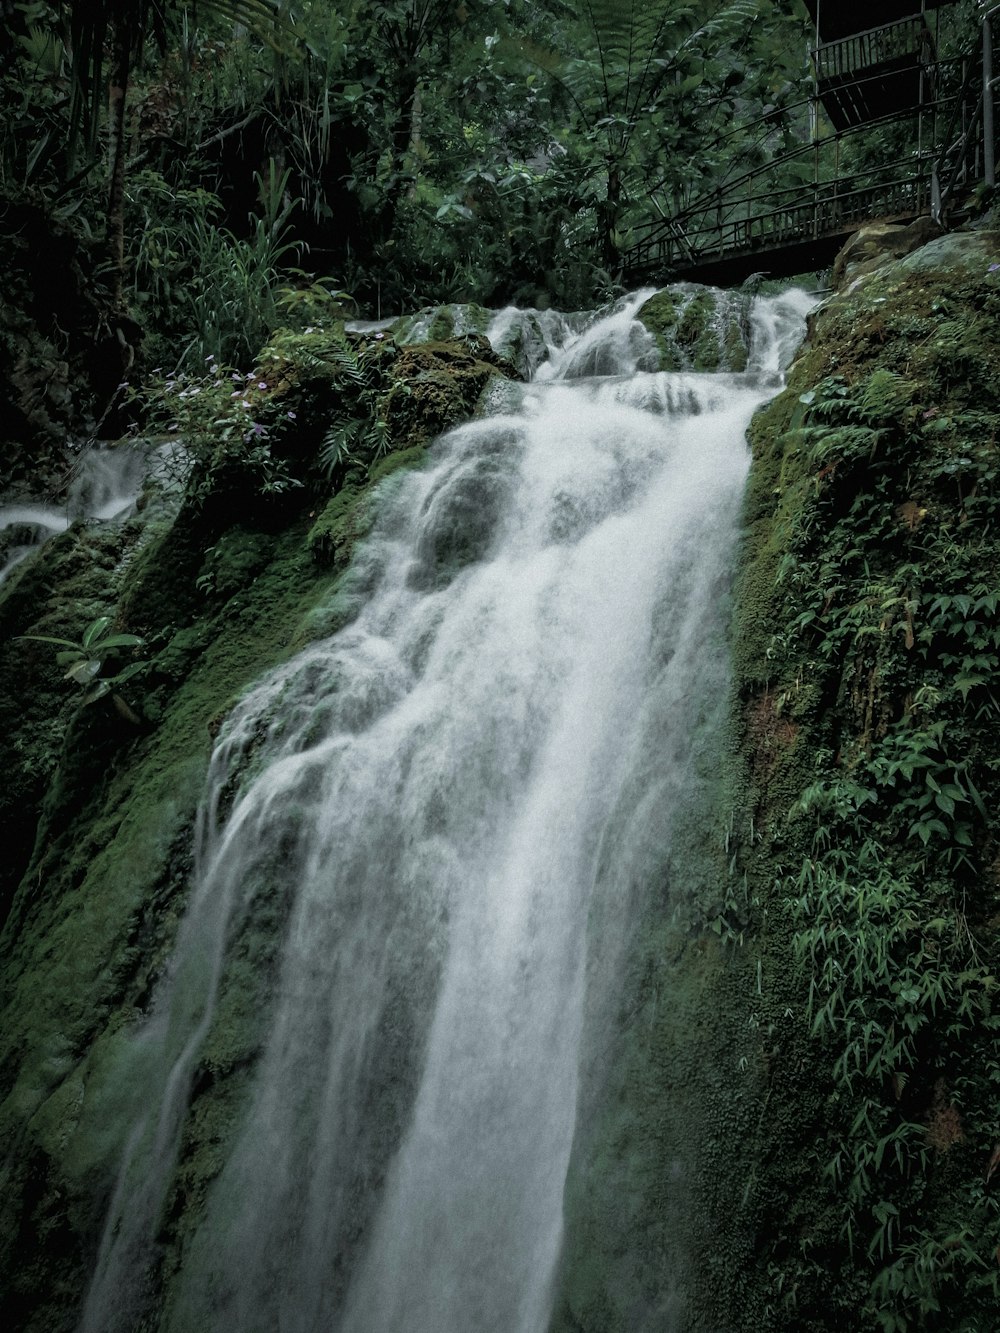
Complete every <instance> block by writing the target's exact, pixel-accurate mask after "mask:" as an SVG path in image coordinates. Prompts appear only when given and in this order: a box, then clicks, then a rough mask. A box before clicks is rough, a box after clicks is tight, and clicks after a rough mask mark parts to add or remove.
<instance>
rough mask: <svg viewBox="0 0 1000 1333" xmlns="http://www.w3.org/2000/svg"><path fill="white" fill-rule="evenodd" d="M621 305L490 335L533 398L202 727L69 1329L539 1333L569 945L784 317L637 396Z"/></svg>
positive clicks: (566, 1029) (654, 814) (506, 414)
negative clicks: (748, 345)
mask: <svg viewBox="0 0 1000 1333" xmlns="http://www.w3.org/2000/svg"><path fill="white" fill-rule="evenodd" d="M649 295H650V293H648V292H643V293H638V294H636V295H633V296H630V297H628V298H626V299H624V300H622V301H620V302H618V303H617V304H616V305H615V306H614V307H612V308H611V309H610V310H609V311H606V312H603V313H602V314H601V315H600V316H599V317H588V318H587V319H581V320H579V321H578V320H577V319H576V318H575V317H574V318H572V319H566V318H564V317H562V316H556V315H551V316H550V315H549V314H548V312H546V313H545V315H544V317H543V316H542V315H540V314H539V313H538V312H511V311H502V312H500V313H499V314H497V315H495V316H494V317H493V321H492V323H491V324H490V325H489V334H490V337H491V339H492V340H493V342H494V346H504V345H507V340H508V339H514V338H515V337H520V338H521V342H522V346H523V341H524V332H523V331H524V330H527V329H530V330H531V332H532V336H536V335H538V334H539V333H541V334H542V335H544V340H545V345H544V352H545V355H544V357H543V358H542V357H540V358H539V360H538V362H537V366H538V369H537V372H536V374H535V376H534V379H533V381H532V382H531V383H529V384H527V385H525V386H523V387H522V388H521V389H520V390H519V391H518V396H517V397H516V401H514V402H509V401H508V402H507V403H506V405H505V406H504V407H503V409H502V410H501V411H500V412H499V414H497V415H494V416H492V417H489V418H486V419H484V420H480V421H475V422H472V423H470V424H468V425H464V426H461V427H459V428H458V429H456V430H453V431H451V432H449V433H448V434H447V435H446V436H444V437H443V438H442V439H441V440H439V441H438V442H437V444H436V445H435V446H434V448H433V449H432V451H431V453H430V456H429V458H428V461H427V464H426V466H425V467H423V468H421V469H417V470H415V471H411V472H409V473H405V474H398V475H396V476H394V477H393V478H391V479H390V480H389V482H388V483H387V484H386V485H385V486H384V488H383V489H382V491H381V493H380V496H379V500H378V513H379V517H378V520H377V522H376V525H375V528H374V531H373V533H372V535H371V537H370V538H369V540H368V541H367V543H366V545H365V546H364V547H363V548H362V549H361V550H360V551H359V553H358V555H357V557H356V560H355V564H354V566H353V570H352V572H351V573H350V575H349V586H348V589H347V592H348V593H349V594H351V595H359V594H360V593H361V592H364V594H365V597H364V600H363V602H362V603H361V606H360V610H359V612H358V614H357V616H356V618H355V619H354V620H353V622H352V623H351V624H350V625H348V626H347V627H346V628H344V629H343V630H341V631H340V632H339V633H337V634H335V635H333V636H331V637H330V638H328V639H325V640H321V641H319V642H316V643H314V644H313V645H311V646H310V647H309V648H307V649H306V650H304V651H303V652H301V653H300V654H299V655H298V656H296V657H295V658H293V659H292V660H291V661H290V662H288V663H287V664H285V665H284V666H282V667H280V668H278V669H277V670H275V671H274V672H273V673H271V674H270V675H269V676H267V677H266V678H265V679H263V680H262V681H260V682H259V683H258V684H257V685H256V686H255V688H254V689H252V690H251V691H250V692H249V693H248V695H247V696H246V697H245V698H244V699H243V700H242V702H241V703H240V704H239V705H238V706H237V707H236V708H235V710H234V711H233V713H232V714H231V716H230V717H229V718H228V720H227V721H226V723H225V724H224V726H223V728H222V730H221V732H220V735H219V737H218V740H217V743H216V749H215V753H214V756H213V759H212V764H211V770H210V774H209V779H208V784H207V788H206V791H205V794H204V798H203V801H202V806H201V813H200V816H199V824H198V832H197V847H196V856H195V872H194V878H193V882H192V890H191V896H190V900H189V905H188V908H187V912H186V916H185V918H184V920H183V922H182V924H181V926H180V930H179V933H178V938H177V943H176V947H175V950H174V954H173V958H172V961H171V963H170V967H169V970H168V973H167V975H166V976H165V978H164V980H163V982H162V985H161V986H160V989H159V992H158V994H157V996H156V999H155V1003H154V1005H153V1008H152V1012H151V1014H150V1017H149V1019H148V1020H147V1022H146V1023H145V1024H144V1025H143V1026H142V1027H141V1028H140V1029H139V1030H138V1031H137V1033H136V1036H135V1039H134V1049H133V1053H132V1057H131V1063H129V1062H125V1063H126V1064H127V1066H128V1068H127V1078H128V1079H129V1080H130V1081H131V1082H132V1083H133V1084H135V1085H136V1086H139V1087H141V1088H142V1107H141V1110H140V1111H139V1113H138V1114H137V1118H136V1120H135V1123H134V1125H133V1126H132V1129H131V1132H130V1134H129V1136H128V1141H127V1143H126V1144H125V1148H124V1152H123V1155H122V1160H121V1165H120V1171H119V1176H118V1181H117V1185H116V1187H115V1190H114V1192H113V1196H112V1198H111V1203H110V1206H109V1210H108V1215H107V1220H106V1224H105V1230H104V1236H103V1241H102V1244H101V1249H100V1254H99V1256H98V1261H97V1265H96V1270H95V1273H94V1276H93V1281H92V1284H91V1286H90V1290H89V1292H88V1294H87V1297H86V1303H85V1308H84V1311H83V1315H82V1319H81V1323H80V1330H81V1333H132V1331H133V1330H135V1329H137V1328H143V1329H149V1330H153V1329H155V1330H158V1333H190V1330H193V1329H198V1330H199V1331H200V1333H233V1331H234V1330H239V1333H274V1330H276V1329H280V1330H283V1333H544V1330H545V1329H546V1327H547V1325H548V1321H549V1318H550V1313H551V1308H550V1307H551V1303H552V1297H553V1285H554V1281H555V1274H556V1271H557V1265H558V1261H559V1255H560V1248H561V1244H562V1233H563V1186H564V1181H565V1178H566V1172H567V1166H568V1163H569V1159H570V1151H571V1147H572V1144H573V1139H574V1133H575V1130H576V1120H577V1108H578V1101H579V1093H580V1085H581V1078H582V1077H583V1074H582V1061H583V1060H584V1058H585V1057H584V1046H585V1043H584V1030H585V1026H586V1023H587V1022H588V1021H589V1018H588V1016H589V1015H593V1014H594V1013H600V1012H601V1011H602V1009H605V1010H607V1009H609V1007H610V1006H613V1004H614V976H613V969H611V968H607V969H604V970H603V971H602V970H601V969H588V967H587V965H586V960H587V956H588V949H589V948H590V946H591V944H592V939H591V931H592V930H593V929H594V922H596V921H599V922H601V923H602V925H601V929H602V932H603V933H602V946H604V947H605V948H606V949H607V950H610V951H611V953H612V954H613V952H614V947H615V941H616V939H617V940H618V942H619V944H620V945H621V947H624V946H625V941H626V939H627V936H628V930H629V911H630V903H631V895H632V894H633V893H634V886H635V885H636V884H639V883H641V882H642V881H643V879H644V878H645V879H648V878H649V877H650V875H654V876H655V873H656V867H658V866H660V865H662V863H663V859H664V857H665V855H666V854H667V850H668V849H669V845H670V838H671V827H672V820H673V816H674V811H675V810H676V809H677V807H678V804H679V803H680V801H681V800H682V798H683V796H684V794H685V793H686V791H687V788H688V785H689V783H690V781H691V774H692V771H693V765H694V763H695V759H694V752H695V749H696V743H695V738H694V735H693V726H694V723H693V720H692V719H693V716H694V714H696V713H697V711H698V710H697V709H695V708H693V707H692V691H694V692H695V693H697V691H698V690H699V689H702V688H706V689H709V690H711V691H712V692H713V695H714V696H717V697H719V698H722V697H724V692H725V679H726V678H725V673H726V666H725V654H724V652H720V651H719V650H718V645H719V644H720V643H724V641H725V623H726V600H725V588H726V583H727V579H728V574H729V570H730V569H731V566H732V560H733V550H734V543H735V539H736V532H737V526H738V515H739V509H740V503H741V496H742V491H743V485H744V480H745V477H746V473H747V469H748V466H749V458H748V450H747V446H746V442H745V432H746V428H747V425H748V423H749V421H750V417H751V415H752V413H753V411H754V410H755V409H756V407H757V406H759V405H760V404H761V403H762V402H763V401H765V399H766V398H767V397H768V396H769V395H770V394H771V393H772V392H773V389H774V376H775V375H780V368H781V366H782V365H783V364H785V363H786V362H787V360H788V358H789V356H790V354H791V350H792V349H793V347H794V344H795V341H796V339H797V337H799V336H801V332H802V328H803V316H804V312H805V308H806V305H807V301H808V298H804V297H802V296H801V294H797V293H790V294H788V295H786V296H782V297H776V298H771V299H769V300H765V301H758V302H757V303H756V305H755V307H754V309H753V312H752V317H751V323H752V327H753V332H754V341H753V347H752V350H751V356H750V368H749V370H748V371H746V372H745V373H720V374H715V375H709V374H697V373H693V372H690V371H687V372H673V373H669V372H662V371H658V370H655V369H654V368H653V367H655V365H656V364H658V362H657V360H656V356H655V348H654V347H653V344H652V340H651V338H650V336H649V335H648V334H647V333H646V331H645V329H644V328H643V327H642V325H640V324H638V323H637V322H636V320H635V313H636V311H637V310H638V309H639V307H640V306H641V305H642V304H643V302H644V301H645V300H646V299H647V297H648V296H649ZM342 593H343V590H342ZM702 741H703V738H702ZM701 743H702V742H699V744H701ZM210 1052H211V1053H212V1054H211V1057H210V1056H209V1053H210ZM220 1052H222V1053H225V1058H223V1055H222V1054H220ZM227 1061H228V1064H227ZM219 1068H230V1069H231V1070H234V1071H235V1072H232V1073H230V1074H227V1075H226V1076H225V1077H224V1078H223V1079H222V1080H221V1081H222V1084H223V1086H221V1087H220V1086H219V1082H218V1080H214V1079H213V1077H212V1076H211V1073H210V1070H211V1069H219ZM213 1099H214V1100H213ZM210 1108H211V1109H210ZM220 1108H224V1111H223V1110H222V1109H220ZM211 1116H214V1117H215V1120H214V1121H213V1120H211ZM209 1122H210V1123H214V1124H220V1125H224V1126H225V1129H224V1132H220V1133H219V1134H217V1135H216V1137H215V1138H214V1139H213V1140H212V1141H211V1143H210V1145H209V1146H208V1147H206V1146H205V1143H204V1134H203V1130H202V1129H201V1128H199V1127H200V1126H203V1125H204V1124H205V1123H209ZM199 1144H201V1145H202V1146H201V1147H199V1146H198V1145H199ZM197 1152H210V1162H211V1165H210V1166H206V1164H205V1160H204V1159H199V1162H200V1165H199V1170H200V1171H201V1173H202V1174H201V1177H200V1178H201V1179H203V1180H206V1181H207V1187H206V1189H205V1190H204V1197H201V1193H202V1192H201V1191H199V1195H198V1199H197V1202H196V1203H195V1202H193V1201H187V1205H186V1206H187V1212H186V1213H185V1214H184V1218H185V1220H184V1224H183V1232H182V1234H181V1235H180V1238H178V1233H177V1231H176V1230H174V1229H173V1228H174V1227H175V1220H176V1217H177V1215H178V1210H180V1209H181V1207H182V1204H183V1203H184V1189H185V1186H184V1184H183V1183H182V1182H183V1181H184V1180H185V1179H190V1178H191V1177H190V1174H188V1173H189V1170H190V1168H191V1165H192V1161H193V1158H192V1156H191V1155H192V1154H195V1153H197ZM171 1219H174V1221H171ZM165 1245H168V1246H172V1247H173V1248H172V1249H171V1250H170V1255H169V1261H168V1262H166V1263H165V1262H164V1260H165V1249H164V1246H165ZM164 1283H167V1284H168V1289H167V1291H166V1292H164V1290H163V1284H164Z"/></svg>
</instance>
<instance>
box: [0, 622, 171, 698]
mask: <svg viewBox="0 0 1000 1333" xmlns="http://www.w3.org/2000/svg"><path fill="white" fill-rule="evenodd" d="M111 620H112V618H111V616H98V618H97V619H96V620H93V621H91V623H90V624H89V625H88V626H87V628H86V629H85V630H84V632H83V634H82V636H81V637H80V640H79V641H78V642H75V641H74V640H73V639H62V638H56V637H53V636H51V635H47V634H21V635H19V636H18V637H19V638H22V639H30V640H32V641H33V642H35V643H50V644H54V645H55V646H56V647H57V648H58V649H59V650H60V651H59V652H57V653H56V655H55V660H56V662H57V664H58V665H59V666H64V667H65V668H66V672H65V675H64V677H63V678H64V679H65V680H72V681H75V682H76V684H77V685H79V686H81V688H82V689H83V690H84V695H83V699H82V702H83V703H85V704H89V703H94V702H96V700H98V699H103V698H104V697H105V696H106V695H111V698H112V700H113V702H114V703H115V706H116V707H117V708H118V710H119V711H120V712H121V713H122V714H123V715H124V716H125V717H127V718H128V719H129V721H131V722H137V721H138V718H137V717H136V715H135V713H134V712H133V711H132V710H131V709H130V708H129V706H128V705H127V704H126V703H125V701H124V700H123V699H122V698H121V696H120V695H119V694H118V689H119V687H120V686H121V685H124V683H125V682H126V681H127V680H130V679H131V678H132V677H133V676H134V675H135V674H136V672H138V671H142V670H143V668H144V667H145V666H146V665H147V663H145V662H130V663H128V665H127V666H124V667H122V668H121V669H120V670H118V671H116V672H115V674H114V675H113V676H101V672H102V670H103V669H104V665H105V662H106V660H107V658H109V657H111V656H113V655H115V654H116V653H118V652H119V651H120V650H121V649H122V648H138V647H140V646H141V645H142V639H141V638H140V637H139V635H137V634H109V633H108V628H109V627H110V625H111Z"/></svg>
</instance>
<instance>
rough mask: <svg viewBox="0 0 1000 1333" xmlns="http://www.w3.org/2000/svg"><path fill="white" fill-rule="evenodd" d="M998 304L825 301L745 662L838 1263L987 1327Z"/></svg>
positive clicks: (889, 292) (942, 295) (953, 295)
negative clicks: (817, 1098)
mask: <svg viewBox="0 0 1000 1333" xmlns="http://www.w3.org/2000/svg"><path fill="white" fill-rule="evenodd" d="M983 267H984V269H985V268H986V264H985V261H984V264H983ZM997 299H998V293H997V292H996V291H995V289H994V288H993V286H992V285H991V284H990V283H989V282H988V281H987V280H984V276H980V275H978V274H971V275H964V274H962V273H952V274H950V275H949V278H948V280H947V281H944V280H942V279H941V277H940V276H939V275H935V278H934V280H933V281H931V282H929V283H928V284H927V285H926V286H921V288H920V289H919V290H918V291H912V290H910V289H909V288H908V286H907V274H906V271H905V267H901V269H900V270H899V271H898V272H897V273H895V274H888V275H887V276H886V277H885V278H884V279H882V280H881V281H879V280H872V281H870V282H869V284H868V286H867V287H866V289H865V290H864V292H863V293H862V294H860V295H859V296H858V297H857V298H855V300H854V301H851V300H850V299H842V300H838V301H835V302H833V303H832V304H831V306H830V308H829V309H828V311H827V312H825V313H824V314H823V315H821V317H820V321H819V325H818V330H819V331H818V333H817V335H816V337H817V344H818V350H814V351H813V352H812V353H810V355H811V357H812V358H813V365H814V367H815V366H817V365H818V366H820V367H821V369H820V370H819V372H818V373H815V371H814V373H813V375H812V377H811V387H810V388H808V389H806V390H805V391H804V392H803V391H801V390H802V387H803V386H802V385H801V384H800V385H799V386H797V388H796V390H795V391H794V393H793V394H791V395H789V399H790V401H788V402H786V403H785V404H784V405H783V406H782V407H781V408H780V412H781V414H782V419H783V420H784V421H785V422H786V429H785V431H784V434H782V435H780V436H779V438H778V440H777V441H776V443H775V444H774V445H772V449H773V450H774V452H773V454H772V455H771V456H770V457H769V459H768V460H767V461H766V462H764V461H760V460H759V462H758V468H759V471H758V474H757V478H758V479H757V482H756V484H757V486H759V487H761V488H762V487H763V486H764V485H765V480H764V479H765V478H767V481H766V484H767V486H768V490H769V496H770V500H771V504H772V506H773V509H774V513H773V515H772V517H771V518H770V519H769V520H768V524H769V526H770V531H771V533H772V542H773V545H774V547H775V548H776V549H777V551H780V552H782V553H783V554H782V555H781V557H780V559H779V558H777V557H776V555H775V556H771V555H770V554H767V555H766V556H765V552H764V551H763V550H762V551H761V554H760V556H759V558H760V559H761V561H762V562H763V561H764V560H765V558H766V559H769V560H770V559H773V560H774V565H773V568H774V570H775V572H776V582H775V584H774V586H773V588H772V589H770V591H769V593H768V596H769V598H770V600H769V602H768V612H767V615H768V617H769V618H770V620H771V623H772V625H773V626H774V628H775V632H774V634H773V636H772V638H771V641H770V645H769V646H768V647H767V648H766V650H765V652H764V653H763V654H762V657H763V659H764V660H763V661H762V662H761V663H760V664H759V665H758V666H757V667H756V668H755V669H756V670H757V671H763V672H764V673H765V674H764V675H761V676H759V677H757V679H758V682H759V684H758V688H760V687H762V686H763V681H764V680H765V679H766V681H767V686H766V688H767V691H768V699H769V708H770V709H771V710H772V713H771V715H772V716H773V717H774V719H775V721H774V723H773V726H775V727H781V726H783V727H785V729H786V735H787V737H788V738H789V743H790V744H792V746H793V748H792V750H791V752H790V753H789V754H788V756H787V758H786V757H783V767H782V768H781V769H780V770H777V773H776V776H775V777H774V779H773V783H774V790H773V792H772V793H771V795H770V799H771V800H772V801H774V802H775V803H776V806H777V807H778V808H780V805H781V802H782V801H785V802H787V804H786V805H785V811H786V817H785V818H784V819H783V820H782V821H781V822H780V823H776V824H774V825H771V826H770V828H771V836H772V837H773V839H774V844H773V847H772V848H771V850H770V851H769V852H768V853H766V856H767V857H768V858H769V859H768V865H767V869H768V871H769V872H770V873H772V874H773V875H774V877H775V882H776V884H777V885H778V886H779V894H778V897H779V901H781V902H782V906H783V910H784V913H785V917H786V920H787V922H788V924H789V926H790V928H791V931H792V948H793V951H794V953H795V956H796V958H797V960H798V963H799V966H800V968H801V975H802V978H803V985H804V988H805V1002H806V1016H807V1020H808V1024H809V1031H810V1036H811V1039H812V1041H813V1042H814V1043H815V1044H816V1045H817V1046H818V1048H819V1050H820V1052H821V1053H822V1055H821V1060H822V1062H823V1068H824V1070H825V1074H824V1077H825V1079H826V1101H825V1115H824V1133H823V1135H822V1138H821V1141H819V1142H817V1144H816V1146H815V1150H814V1153H813V1165H814V1170H815V1172H816V1173H817V1176H818V1178H819V1179H820V1180H821V1181H822V1196H823V1197H825V1199H827V1200H829V1203H830V1205H831V1206H832V1208H833V1209H834V1210H835V1212H836V1215H837V1218H838V1225H839V1231H840V1243H841V1245H842V1247H843V1251H842V1254H841V1255H840V1256H839V1257H838V1258H837V1259H833V1258H832V1257H831V1258H830V1264H831V1267H834V1268H835V1269H836V1270H837V1271H838V1272H839V1278H838V1281H839V1283H840V1285H841V1287H842V1288H846V1287H848V1286H849V1285H850V1284H851V1283H853V1282H856V1281H858V1280H860V1282H861V1283H862V1285H863V1296H862V1297H861V1298H860V1300H861V1301H863V1321H864V1326H865V1327H866V1328H867V1327H870V1328H874V1329H879V1330H882V1331H883V1333H916V1330H941V1331H943V1330H951V1329H952V1328H958V1327H961V1328H963V1329H969V1330H976V1331H977V1333H978V1331H979V1330H985V1329H986V1328H988V1327H990V1326H991V1319H992V1312H995V1309H996V1302H997V1299H998V1297H1000V1267H998V1265H997V1263H996V1255H995V1248H996V1238H997V1231H998V1228H1000V1204H998V1200H997V1199H996V1197H995V1194H994V1193H993V1192H991V1191H990V1190H989V1188H987V1186H986V1181H985V1175H986V1165H987V1163H988V1161H989V1157H990V1153H991V1152H992V1150H993V1148H994V1146H995V1144H996V1140H997V1132H998V1125H997V1121H996V1106H997V1104H998V1092H1000V1075H998V1073H997V1069H996V1064H995V1060H994V1058H993V1054H992V1053H993V1052H994V1051H995V1048H996V1041H997V1034H998V1031H1000V1007H998V999H1000V977H998V974H997V969H996V963H995V960H996V952H995V943H996V920H997V916H996V913H997V906H998V902H1000V885H998V882H997V874H996V864H997V862H996V855H997V846H998V836H1000V827H998V823H997V816H996V811H997V809H998V808H1000V806H998V802H1000V765H998V763H997V760H996V756H995V744H994V740H993V738H994V736H995V731H996V726H997V722H998V713H1000V700H998V698H997V691H996V684H995V682H996V679H997V673H998V669H1000V631H998V629H997V623H996V611H997V608H998V607H1000V595H998V594H997V592H996V589H997V586H998V579H1000V535H998V533H1000V529H998V527H997V512H998V503H1000V492H998V488H997V464H996V447H995V433H996V421H997V417H998V415H1000V397H998V394H997V379H996V366H997V359H998V355H1000V353H998V348H997V343H996V336H995V326H994V324H993V323H992V321H993V320H994V319H995V318H996V314H997ZM807 382H808V381H807ZM773 411H774V415H777V414H778V411H779V408H778V407H777V406H776V407H775V409H773ZM778 460H780V465H779V466H775V469H774V471H771V472H769V471H768V468H769V467H770V466H772V464H776V463H777V461H778ZM758 498H759V497H755V501H753V502H752V503H754V502H757V500H758ZM758 512H760V511H758ZM749 679H750V676H749V675H748V676H747V680H748V681H749ZM780 784H785V785H780ZM762 818H763V816H762ZM766 845H767V844H766V843H765V846H766ZM813 1206H814V1208H815V1207H818V1206H819V1205H818V1202H817V1203H814V1205H813ZM828 1246H829V1243H828ZM788 1271H789V1273H790V1274H791V1272H792V1268H791V1267H789V1269H788ZM794 1271H795V1273H796V1274H797V1278H796V1282H797V1281H798V1280H799V1279H802V1280H804V1277H805V1274H806V1273H807V1272H808V1271H809V1267H808V1264H807V1263H803V1264H802V1265H800V1266H797V1267H795V1268H794ZM792 1289H793V1291H794V1284H793V1288H792ZM782 1308H783V1309H784V1311H785V1313H786V1317H787V1318H789V1319H795V1318H796V1316H797V1314H798V1313H801V1311H800V1307H798V1306H797V1305H796V1297H795V1296H794V1295H790V1296H787V1297H785V1298H784V1304H783V1306H782Z"/></svg>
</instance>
